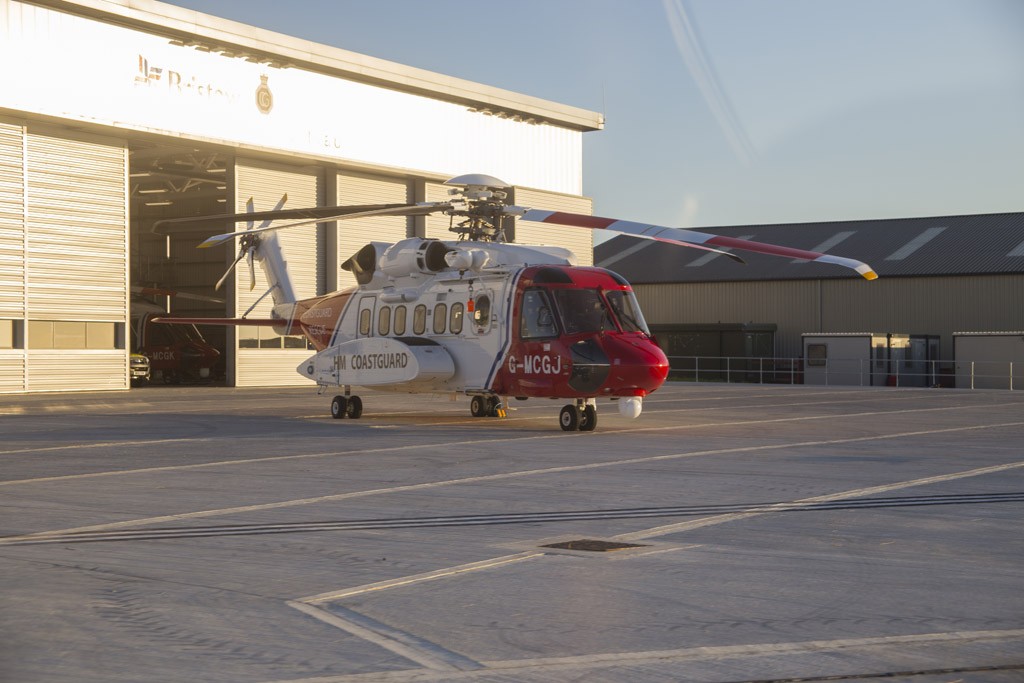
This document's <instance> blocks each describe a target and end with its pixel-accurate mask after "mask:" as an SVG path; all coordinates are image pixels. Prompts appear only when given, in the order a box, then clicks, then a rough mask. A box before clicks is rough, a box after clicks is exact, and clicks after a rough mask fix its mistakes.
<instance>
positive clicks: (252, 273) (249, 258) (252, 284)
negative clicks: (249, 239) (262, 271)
mask: <svg viewBox="0 0 1024 683" xmlns="http://www.w3.org/2000/svg"><path fill="white" fill-rule="evenodd" d="M255 253H256V247H249V248H248V249H247V250H246V254H245V261H246V263H248V264H249V291H250V292H251V291H252V290H254V289H256V268H255V267H254V266H253V255H254V254H255Z"/></svg>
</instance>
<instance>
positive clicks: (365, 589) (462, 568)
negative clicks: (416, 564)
mask: <svg viewBox="0 0 1024 683" xmlns="http://www.w3.org/2000/svg"><path fill="white" fill-rule="evenodd" d="M543 556H544V553H543V552H540V551H534V552H523V553H516V554H514V555H505V556H503V557H495V558H493V559H490V560H483V561H482V562H470V563H468V564H460V565H457V566H454V567H446V568H444V569H438V570H436V571H432V572H424V573H422V574H413V575H411V576H403V577H402V578H400V579H391V580H389V581H378V582H376V583H368V584H365V585H362V586H356V587H353V588H343V589H341V590H336V591H330V592H328V593H320V594H319V595H310V596H309V597H306V598H298V600H297V601H298V602H303V603H306V604H310V605H322V604H324V603H327V602H334V601H335V600H341V599H342V598H350V597H352V596H353V595H361V594H363V593H375V592H377V591H382V590H387V589H389V588H401V587H403V586H411V585H413V584H416V583H424V582H426V581H436V580H438V579H446V578H449V577H451V576H458V575H459V574H466V573H469V572H476V571H481V570H484V569H493V568H495V567H503V566H505V565H508V564H514V563H516V562H523V561H524V560H532V559H535V558H538V557H543Z"/></svg>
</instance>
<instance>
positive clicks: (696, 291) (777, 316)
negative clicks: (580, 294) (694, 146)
mask: <svg viewBox="0 0 1024 683" xmlns="http://www.w3.org/2000/svg"><path fill="white" fill-rule="evenodd" d="M707 230H709V231H710V232H714V233H716V234H722V235H727V236H730V237H741V238H744V239H753V240H758V241H764V242H771V243H774V244H780V245H785V246H790V247H795V248H799V249H809V250H814V251H828V252H829V253H832V254H836V255H838V256H849V257H852V258H856V259H858V260H861V261H864V262H866V263H868V264H870V265H871V266H872V267H873V268H874V269H875V271H876V272H877V273H878V276H879V279H878V280H876V281H873V282H866V281H864V280H862V279H860V278H857V277H851V276H850V275H849V273H847V272H844V271H843V269H841V268H835V267H831V266H827V265H823V264H819V263H812V262H807V261H799V260H787V259H779V258H773V257H769V256H762V255H760V254H748V253H744V254H743V258H744V259H745V260H746V261H747V264H746V265H745V266H744V265H740V264H736V263H732V262H729V261H728V259H724V258H721V257H720V255H718V254H705V253H701V252H699V251H695V250H691V249H685V248H682V247H674V246H672V245H666V244H660V243H655V242H649V241H644V242H640V243H638V242H637V241H635V240H629V239H628V238H624V237H616V238H613V239H611V240H609V241H607V242H604V243H603V244H600V245H598V246H597V248H596V249H595V253H594V259H595V265H598V266H602V267H605V268H609V269H611V270H614V271H616V272H618V273H619V274H621V275H622V276H623V277H625V278H626V279H627V280H629V281H630V282H631V283H632V284H633V287H634V289H635V290H636V295H637V299H638V300H639V302H640V305H641V306H642V308H643V310H644V315H645V317H646V318H647V322H648V323H650V324H651V327H652V329H654V330H655V331H656V332H660V335H659V341H662V342H663V346H664V345H665V342H666V341H670V340H669V337H671V336H673V335H675V337H676V339H675V341H676V342H678V344H679V345H680V346H677V348H676V349H675V350H673V349H666V353H667V354H668V355H669V357H670V360H672V356H673V355H678V356H686V357H690V356H720V357H729V356H732V357H738V356H747V357H756V356H762V357H768V358H771V357H775V358H780V359H796V358H800V357H801V356H802V354H803V347H802V343H801V336H802V335H807V334H810V333H815V334H818V335H828V334H849V333H858V334H860V335H863V334H865V333H875V334H881V335H882V336H885V335H887V334H888V335H893V334H899V335H905V336H907V337H908V338H909V339H911V340H912V339H914V338H917V339H919V340H922V342H926V349H925V353H926V354H927V360H929V361H939V362H944V363H945V365H946V366H948V367H947V368H946V369H947V370H951V369H952V363H953V361H954V357H956V358H957V359H958V360H959V356H958V355H956V353H955V351H956V349H955V348H954V337H955V335H956V334H957V333H963V332H965V331H985V332H994V331H1007V332H1011V331H1016V330H1024V213H1003V214H983V215H969V216H938V217H924V218H902V219H886V220H865V221H835V222H822V223H794V224H779V225H748V226H729V227H721V228H718V227H716V228H707ZM1019 334H1020V333H1019V332H1018V335H1019ZM929 346H930V347H931V348H927V347H929ZM922 360H924V359H922ZM1011 372H1013V373H1017V372H1019V370H1013V371H1011ZM755 381H756V380H755ZM854 383H856V382H854Z"/></svg>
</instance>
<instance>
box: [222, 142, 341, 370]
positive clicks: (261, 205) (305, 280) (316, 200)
mask: <svg viewBox="0 0 1024 683" xmlns="http://www.w3.org/2000/svg"><path fill="white" fill-rule="evenodd" d="M320 178H321V174H320V170H319V169H313V168H299V167H289V166H279V165H274V164H269V163H264V162H260V161H253V160H242V159H239V160H237V161H236V163H235V188H236V189H235V206H236V210H237V211H239V212H242V211H245V205H246V202H247V201H248V200H249V198H250V197H251V198H252V199H253V204H254V207H255V210H256V211H269V210H271V209H273V208H274V207H275V206H276V205H277V203H278V201H279V200H280V199H281V197H282V196H283V195H285V194H287V195H288V201H287V202H286V204H285V207H303V206H319V205H320V204H321V203H322V201H321V200H322V184H321V181H320ZM241 225H244V224H241ZM277 235H278V239H280V242H281V249H282V250H283V251H284V255H285V258H286V259H287V261H288V271H289V273H291V277H292V281H293V283H294V285H295V293H296V296H297V297H298V298H300V299H302V298H306V297H311V296H316V295H317V294H322V293H323V291H324V280H325V277H324V273H325V270H324V235H323V228H320V227H319V226H315V225H310V226H307V227H299V228H294V229H292V230H282V231H280V232H278V233H277ZM233 250H234V251H233V252H231V253H226V254H225V258H226V259H233V258H234V256H235V255H236V254H237V253H238V243H237V240H236V241H235V245H234V247H233ZM227 263H230V261H227ZM257 270H258V266H257ZM266 290H267V284H266V280H265V278H264V277H263V274H262V272H257V273H256V288H255V289H253V290H252V291H250V290H249V270H248V268H247V267H246V266H245V263H244V261H243V262H242V263H241V264H239V267H238V268H237V270H236V272H235V277H234V291H235V297H234V298H235V315H238V316H240V315H242V314H243V313H245V312H246V311H247V310H248V309H249V307H250V306H252V305H253V304H254V303H255V302H256V301H257V299H259V298H260V296H262V295H263V293H264V292H266ZM271 308H273V301H272V299H271V297H270V296H267V297H266V298H265V299H263V301H261V302H260V303H259V305H258V306H256V308H255V309H253V311H252V313H250V314H249V315H250V316H251V317H254V318H267V317H270V311H271ZM246 329H247V330H248V331H250V332H252V331H253V330H255V329H256V328H246ZM261 332H269V330H261ZM244 333H245V331H244V330H240V331H239V334H236V335H234V338H235V340H236V341H235V344H234V345H233V347H234V348H235V349H236V350H235V365H234V369H233V374H234V383H235V385H236V386H285V385H307V384H309V380H305V379H303V378H302V376H301V375H299V374H298V373H297V372H296V371H295V368H296V367H297V366H298V364H299V363H300V362H302V361H303V360H304V359H306V358H308V357H309V356H310V355H312V353H313V352H312V351H308V350H306V349H304V348H303V349H287V348H284V349H282V348H277V349H275V348H256V349H247V348H238V343H237V339H238V336H239V335H240V334H244ZM229 346H231V345H229ZM230 368H231V365H230V359H229V373H230V372H231V370H230Z"/></svg>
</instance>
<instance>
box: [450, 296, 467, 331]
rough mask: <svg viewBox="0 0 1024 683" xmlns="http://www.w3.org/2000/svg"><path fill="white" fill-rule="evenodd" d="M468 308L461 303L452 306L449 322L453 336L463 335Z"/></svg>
mask: <svg viewBox="0 0 1024 683" xmlns="http://www.w3.org/2000/svg"><path fill="white" fill-rule="evenodd" d="M465 310H466V307H465V306H464V305H463V304H462V303H461V302H458V303H454V304H452V312H451V320H449V321H448V331H449V332H451V333H452V334H462V319H463V317H464V315H465Z"/></svg>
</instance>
